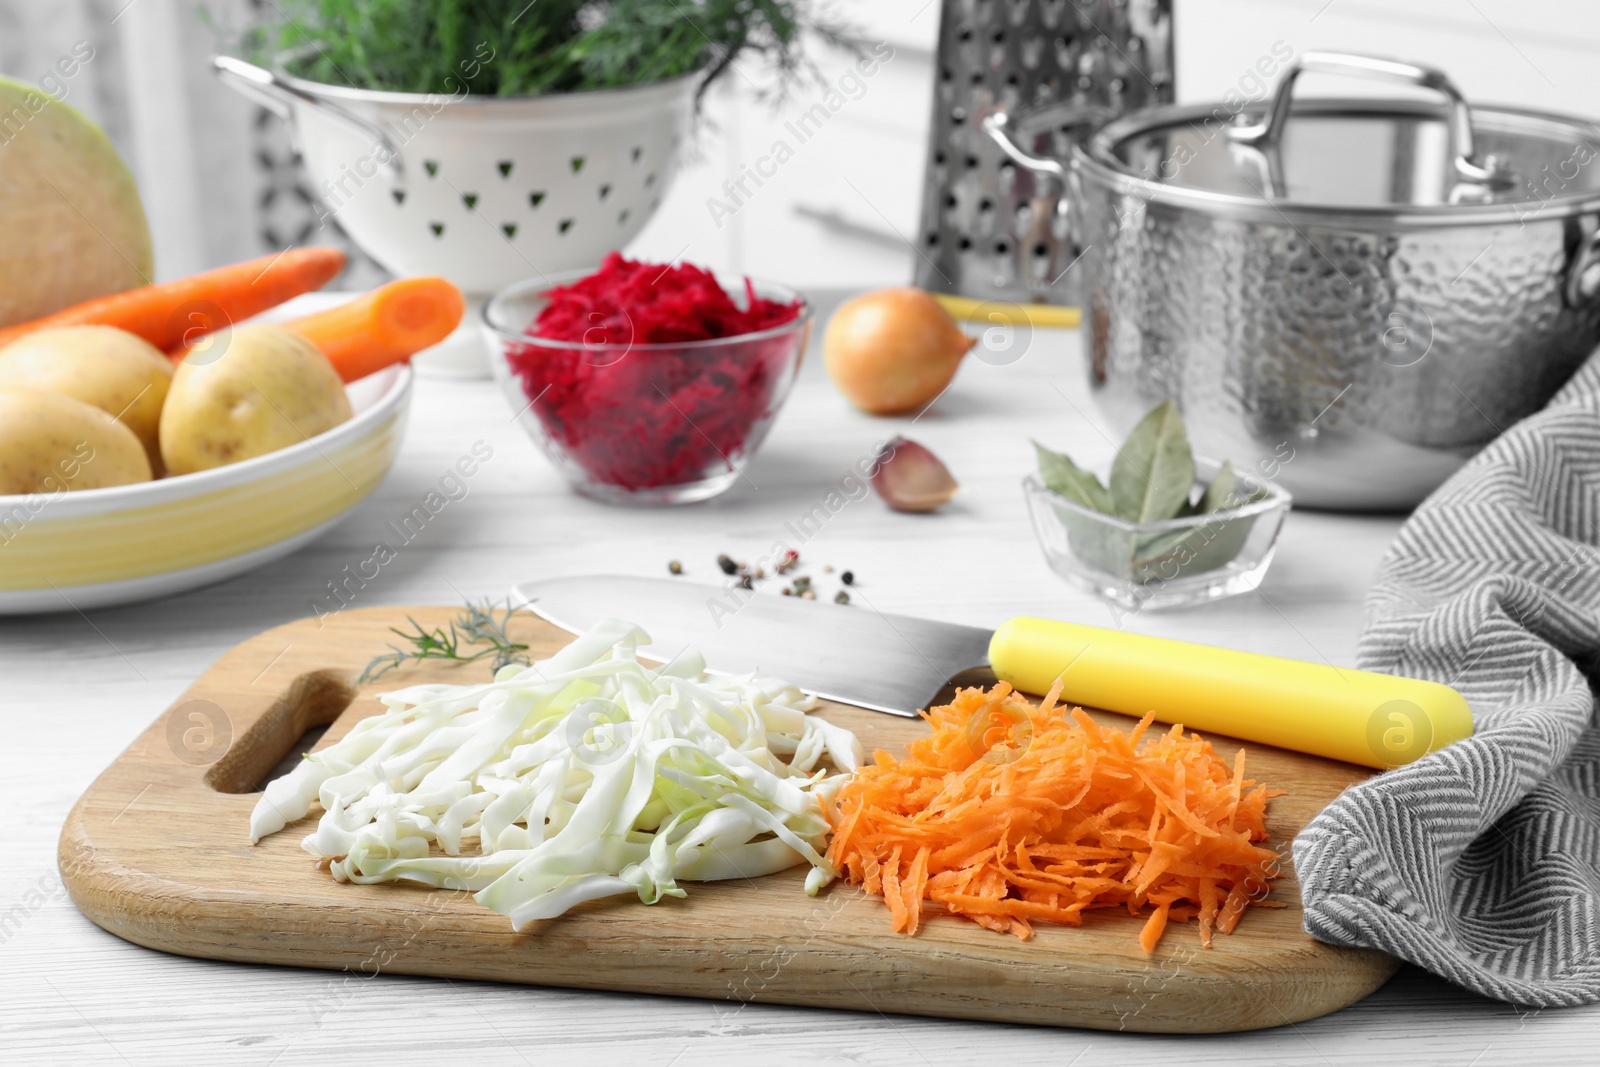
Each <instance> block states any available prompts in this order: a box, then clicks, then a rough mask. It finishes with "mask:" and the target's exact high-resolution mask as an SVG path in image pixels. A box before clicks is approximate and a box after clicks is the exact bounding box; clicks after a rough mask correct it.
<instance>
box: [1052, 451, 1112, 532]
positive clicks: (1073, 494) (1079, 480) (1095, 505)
mask: <svg viewBox="0 0 1600 1067" xmlns="http://www.w3.org/2000/svg"><path fill="white" fill-rule="evenodd" d="M1033 447H1034V450H1035V451H1036V452H1037V453H1038V454H1039V480H1040V481H1042V482H1044V484H1045V487H1046V488H1047V489H1050V490H1051V491H1052V492H1056V493H1060V494H1061V495H1062V496H1064V497H1066V498H1067V499H1068V500H1070V501H1072V502H1073V503H1074V504H1077V505H1079V506H1081V507H1086V508H1089V509H1090V510H1091V511H1102V512H1105V513H1106V514H1107V515H1110V514H1112V513H1113V505H1112V501H1111V493H1110V492H1109V491H1108V490H1107V489H1106V487H1105V486H1103V485H1101V484H1100V479H1099V478H1096V477H1095V476H1094V475H1093V474H1092V473H1091V472H1089V471H1086V470H1084V469H1083V468H1082V467H1080V466H1078V465H1077V464H1076V463H1074V462H1072V460H1071V459H1069V458H1067V457H1066V456H1064V455H1062V454H1061V453H1060V452H1052V451H1050V450H1049V449H1048V448H1046V447H1044V446H1043V445H1041V444H1040V443H1039V442H1037V441H1035V442H1034V443H1033Z"/></svg>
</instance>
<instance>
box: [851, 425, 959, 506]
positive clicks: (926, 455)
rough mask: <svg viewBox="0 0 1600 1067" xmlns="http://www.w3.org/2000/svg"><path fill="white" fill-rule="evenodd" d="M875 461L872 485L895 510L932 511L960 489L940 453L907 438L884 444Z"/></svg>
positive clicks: (946, 501)
mask: <svg viewBox="0 0 1600 1067" xmlns="http://www.w3.org/2000/svg"><path fill="white" fill-rule="evenodd" d="M876 464H877V471H876V472H875V473H874V474H873V475H872V488H873V489H874V490H876V492H877V494H878V495H879V496H880V497H882V498H883V502H884V503H885V504H888V505H889V506H890V507H891V508H893V509H894V510H896V511H932V510H933V509H934V508H937V507H939V506H940V505H941V504H946V503H948V502H949V501H950V498H951V497H953V496H955V495H956V491H957V490H958V489H960V488H961V486H960V485H958V484H957V483H956V480H955V479H954V478H953V477H951V476H950V471H949V468H947V467H946V466H945V465H944V464H943V463H941V462H939V457H938V456H936V455H934V454H933V453H932V452H929V451H928V450H927V449H926V448H924V447H923V446H922V445H919V444H917V443H916V442H915V441H911V440H908V439H906V438H904V437H896V438H894V440H892V441H890V442H889V443H888V444H886V445H884V446H883V448H882V449H880V450H879V451H878V455H877V457H876Z"/></svg>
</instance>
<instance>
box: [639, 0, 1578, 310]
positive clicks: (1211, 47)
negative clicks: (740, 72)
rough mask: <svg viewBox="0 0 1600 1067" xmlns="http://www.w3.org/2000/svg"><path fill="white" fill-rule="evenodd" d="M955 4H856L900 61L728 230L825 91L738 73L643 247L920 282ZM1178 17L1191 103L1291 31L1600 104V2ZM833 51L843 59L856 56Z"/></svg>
mask: <svg viewBox="0 0 1600 1067" xmlns="http://www.w3.org/2000/svg"><path fill="white" fill-rule="evenodd" d="M1076 2H1078V3H1079V5H1080V6H1087V5H1088V4H1089V3H1090V2H1091V0H1076ZM939 8H940V4H939V0H931V2H925V0H855V2H853V3H850V4H849V5H848V7H847V9H848V10H849V11H851V12H852V13H855V15H856V17H857V19H858V20H859V21H860V22H861V23H862V25H863V26H865V27H866V28H867V31H868V34H869V35H870V36H872V37H873V39H875V40H876V39H885V40H888V41H890V42H891V43H893V44H894V45H895V48H896V53H897V54H896V58H895V59H894V61H893V62H891V63H889V64H887V65H886V66H885V68H884V71H883V76H881V77H875V78H874V79H873V80H872V82H871V83H870V85H869V90H868V92H867V94H866V95H865V96H864V97H863V98H862V99H861V100H860V101H855V102H852V103H851V104H850V105H849V106H848V107H846V108H845V109H843V110H841V111H840V113H839V115H838V116H837V117H836V118H835V119H833V121H832V122H831V123H830V124H829V126H828V127H827V128H826V130H825V131H824V134H823V135H819V136H818V137H817V138H816V139H815V140H813V141H812V142H810V143H808V144H807V145H806V146H804V150H803V151H802V152H801V153H799V154H798V155H797V158H796V159H795V160H794V161H793V162H792V163H791V164H790V165H789V166H788V167H787V168H785V169H784V170H783V172H782V173H781V174H780V175H779V178H778V179H777V180H775V181H772V182H769V183H767V185H766V187H765V188H763V189H761V190H760V191H759V195H757V196H754V197H752V198H751V200H750V202H749V204H748V205H747V206H746V207H745V208H744V209H743V210H741V211H740V213H739V214H738V215H737V216H736V217H735V219H733V220H731V221H729V220H724V225H723V226H722V227H721V228H720V229H719V228H718V227H717V226H716V225H715V224H714V223H713V222H712V221H711V218H710V215H709V213H708V211H707V209H706V206H705V202H706V200H707V199H708V198H709V197H713V196H719V195H720V192H719V187H720V186H721V184H722V182H723V181H725V180H727V179H728V178H730V177H734V176H736V175H737V174H738V173H739V166H740V164H741V163H742V162H749V161H750V160H751V159H753V158H754V156H755V155H756V154H758V146H764V145H766V144H768V143H769V142H770V140H771V135H772V130H773V129H774V128H775V127H780V126H781V124H782V121H783V120H784V119H785V118H789V117H792V113H793V112H796V111H799V110H803V106H801V103H802V101H803V104H804V106H809V105H810V104H811V103H812V102H813V99H814V98H815V96H816V95H817V94H815V93H811V94H810V95H809V96H807V95H806V94H802V96H801V100H798V101H796V102H795V104H794V105H792V106H789V107H780V108H778V109H777V110H776V111H773V110H771V109H769V108H767V107H766V106H765V105H763V104H760V103H758V102H756V101H755V100H753V99H752V94H751V92H750V86H749V85H748V84H747V83H746V82H744V81H743V80H742V79H739V78H734V79H730V81H729V83H728V84H727V85H726V86H725V87H724V89H723V91H722V92H721V93H719V94H718V96H717V99H716V100H715V101H714V106H713V108H712V114H713V116H714V117H715V118H716V119H717V121H718V122H719V123H721V124H722V125H723V127H724V129H723V130H722V132H721V133H719V134H713V135H710V136H707V137H705V138H704V139H703V142H702V145H701V149H702V151H703V152H704V158H703V159H702V160H701V161H700V162H699V163H697V164H696V165H694V166H693V167H690V168H688V169H687V170H686V171H685V172H684V173H682V174H681V175H680V176H679V178H678V181H677V184H676V185H675V186H674V187H673V189H672V191H671V193H670V194H669V195H668V197H667V199H666V201H665V202H664V203H663V204H662V207H661V211H660V214H659V215H658V216H657V217H656V218H655V219H654V220H653V221H652V222H651V224H650V226H649V227H648V228H647V229H646V230H645V231H644V233H642V234H641V235H640V236H639V238H638V239H637V240H636V241H635V243H634V245H633V246H632V247H631V249H630V251H631V252H634V253H636V254H639V255H645V256H649V257H652V258H659V259H663V260H665V259H670V258H672V257H673V256H675V255H678V254H680V252H681V254H683V255H684V256H686V257H687V258H690V259H693V260H696V261H698V262H701V263H704V264H706V265H709V266H712V267H715V268H717V269H725V270H731V271H742V272H746V273H749V274H752V275H755V276H758V277H760V276H765V277H771V278H774V279H781V280H783V281H786V282H789V283H791V284H794V285H798V286H800V287H802V288H805V287H815V286H819V285H881V284H889V283H900V282H905V281H907V280H909V278H910V276H911V260H912V255H913V253H912V252H911V251H910V250H909V249H908V248H907V247H906V245H905V242H904V238H905V237H914V236H915V226H916V219H917V213H918V204H919V202H920V197H921V190H922V166H923V155H924V152H923V139H924V138H925V137H926V134H927V124H928V111H929V107H930V94H931V92H932V84H933V76H934V65H933V47H934V44H935V42H936V40H937V33H938V22H939ZM1174 19H1175V24H1176V27H1177V36H1176V40H1177V46H1176V47H1177V57H1176V59H1177V73H1178V98H1179V100H1180V101H1183V102H1189V101H1203V100H1212V99H1220V98H1221V97H1222V95H1223V94H1224V93H1225V92H1227V91H1228V90H1229V89H1231V88H1235V87H1236V86H1237V85H1238V84H1239V81H1240V78H1241V76H1243V75H1244V73H1245V72H1246V71H1247V70H1249V69H1250V68H1251V67H1252V66H1253V65H1254V63H1255V62H1256V60H1257V58H1258V57H1260V56H1262V55H1265V54H1267V53H1268V51H1269V49H1270V48H1271V46H1272V45H1273V43H1274V42H1275V41H1280V40H1281V41H1283V42H1285V43H1286V44H1288V45H1289V46H1290V47H1291V48H1293V49H1294V51H1295V52H1296V54H1298V53H1300V52H1304V51H1308V50H1312V49H1332V50H1347V51H1357V52H1368V53H1372V54H1375V55H1387V56H1393V57H1396V58H1402V59H1411V60H1415V61H1418V62H1423V63H1430V64H1433V65H1435V66H1439V67H1442V68H1444V69H1445V71H1446V72H1447V73H1449V74H1450V75H1451V76H1452V78H1454V79H1455V81H1456V83H1457V84H1458V85H1459V86H1460V87H1461V89H1462V90H1463V92H1465V93H1466V94H1467V96H1468V98H1469V99H1477V100H1483V101H1485V102H1494V103H1509V104H1519V105H1522V106H1525V107H1533V108H1542V109H1545V110H1554V111H1566V112H1572V113H1577V114H1580V115H1590V116H1597V117H1600V0H1331V2H1329V0H1176V11H1175V15H1174ZM825 58H826V59H827V63H828V65H829V66H830V68H831V69H834V70H842V69H843V66H842V63H843V61H842V60H840V59H838V58H836V57H825ZM1302 85H1303V89H1304V91H1305V92H1307V93H1309V94H1314V95H1359V94H1361V93H1362V92H1363V85H1362V84H1361V83H1359V82H1353V81H1351V80H1350V79H1347V78H1334V77H1325V76H1315V77H1313V76H1307V77H1306V78H1305V79H1303V81H1302ZM1366 91H1368V92H1371V91H1382V92H1386V93H1393V92H1402V93H1403V92H1404V90H1400V89H1396V88H1395V87H1392V86H1381V87H1378V88H1377V90H1373V89H1367V90H1366Z"/></svg>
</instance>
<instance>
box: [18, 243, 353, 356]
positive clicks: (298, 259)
mask: <svg viewBox="0 0 1600 1067" xmlns="http://www.w3.org/2000/svg"><path fill="white" fill-rule="evenodd" d="M344 262H345V256H344V253H343V252H341V251H339V250H338V249H337V248H293V249H290V250H289V251H287V252H280V253H278V254H276V255H271V256H262V257H261V258H260V259H251V260H246V261H245V262H243V263H235V264H232V265H231V266H227V267H219V268H217V269H216V270H208V271H203V272H201V273H199V274H192V275H190V276H189V277H187V278H179V279H178V280H177V281H171V282H161V283H160V284H158V285H145V286H141V287H139V288H137V289H129V290H127V291H125V292H121V293H113V294H112V295H110V296H102V297H98V298H96V299H94V300H88V301H85V302H84V303H82V304H77V305H75V306H73V307H69V308H66V309H65V310H62V311H58V312H56V313H55V314H53V315H46V316H45V317H44V318H42V319H34V320H33V321H32V322H24V323H20V324H18V325H16V326H12V327H9V328H8V329H5V330H0V346H3V345H6V344H9V343H10V342H11V341H14V340H16V339H17V338H18V337H21V336H23V335H24V334H29V333H33V332H34V331H35V330H45V329H51V328H54V327H58V326H115V327H117V328H118V329H121V330H127V331H128V332H129V333H132V334H137V335H138V336H140V337H142V338H144V339H145V340H146V341H149V342H150V343H151V344H153V345H155V346H156V347H157V348H159V349H161V350H162V351H167V350H170V349H172V348H176V347H177V346H179V345H181V344H185V343H187V342H192V341H194V339H196V338H198V337H200V336H201V335H203V334H207V333H210V332H212V331H213V330H219V329H222V328H223V327H225V326H229V325H231V324H233V323H235V322H240V321H242V320H244V319H248V318H250V317H251V316H252V315H259V314H261V312H263V311H266V310H267V309H268V308H274V307H277V306H278V305H279V304H281V303H283V302H284V301H285V300H288V299H290V298H292V297H296V296H299V295H300V294H301V293H309V292H311V291H313V290H316V289H320V288H322V287H323V286H324V285H326V284H328V282H329V281H331V280H332V279H333V277H334V275H336V274H338V273H339V272H340V271H341V270H343V269H344Z"/></svg>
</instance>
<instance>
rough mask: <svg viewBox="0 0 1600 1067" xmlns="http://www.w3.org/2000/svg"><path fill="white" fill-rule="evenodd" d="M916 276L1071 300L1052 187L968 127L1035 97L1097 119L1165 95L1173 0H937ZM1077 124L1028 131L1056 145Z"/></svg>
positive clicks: (1062, 205) (1021, 298)
mask: <svg viewBox="0 0 1600 1067" xmlns="http://www.w3.org/2000/svg"><path fill="white" fill-rule="evenodd" d="M939 19H940V21H939V47H938V57H937V61H938V70H937V73H936V74H935V81H934V86H933V118H932V121H931V122H930V123H929V126H928V131H929V132H928V162H927V167H926V171H925V172H926V174H927V183H926V185H925V186H924V187H923V194H922V216H921V223H920V228H919V231H918V240H919V241H920V242H921V248H920V249H918V251H919V253H920V254H919V255H918V256H917V264H916V272H917V273H916V284H917V285H918V286H920V287H922V288H924V289H928V290H931V291H933V292H942V293H954V294H958V295H961V296H968V297H974V298H977V299H989V300H1004V301H1014V302H1018V303H1030V302H1031V303H1043V304H1068V305H1075V304H1077V303H1078V294H1079V293H1080V292H1081V291H1082V283H1081V281H1080V279H1079V278H1078V277H1077V273H1078V272H1076V271H1073V270H1071V269H1069V268H1070V267H1071V266H1072V265H1073V263H1074V262H1075V260H1076V257H1077V255H1078V250H1077V249H1076V248H1075V247H1074V245H1073V243H1072V241H1071V239H1070V237H1069V235H1068V232H1067V203H1066V201H1065V200H1064V199H1063V198H1062V193H1063V190H1062V189H1061V188H1060V184H1059V183H1058V182H1055V181H1054V180H1052V179H1048V178H1040V177H1035V176H1034V175H1033V174H1031V173H1029V172H1028V171H1027V170H1025V169H1023V168H1021V167H1018V166H1016V164H1014V163H1012V162H1011V161H1010V160H1009V159H1006V158H1005V156H1004V155H1002V154H1001V152H1000V150H999V148H998V147H996V146H995V144H994V143H993V142H992V141H990V139H989V138H988V137H987V136H985V135H984V133H983V130H982V129H981V128H980V127H979V123H981V122H982V121H983V119H984V117H985V116H987V115H988V114H990V113H991V112H993V111H996V110H998V109H1000V108H1004V109H1006V110H1007V111H1009V112H1011V113H1012V114H1015V113H1016V112H1017V111H1018V110H1020V109H1022V108H1031V107H1037V106H1039V105H1044V104H1062V105H1066V106H1067V107H1070V108H1078V107H1081V108H1083V109H1084V114H1085V115H1088V114H1093V115H1095V117H1096V118H1109V117H1112V116H1114V115H1118V114H1122V113H1123V112H1127V111H1132V110H1135V109H1137V108H1142V107H1148V106H1153V105H1157V104H1165V103H1171V102H1172V100H1173V70H1172V65H1173V64H1172V0H1078V2H1074V0H941V8H940V14H939ZM1084 129H1085V127H1084V126H1083V125H1082V124H1079V125H1072V124H1066V123H1064V124H1061V125H1058V126H1057V127H1055V128H1053V129H1048V130H1041V131H1038V132H1037V135H1036V136H1037V138H1038V141H1037V143H1036V145H1035V147H1036V149H1037V150H1038V151H1039V152H1040V154H1043V155H1065V154H1066V151H1067V148H1068V145H1069V143H1070V139H1071V138H1072V137H1073V136H1075V135H1078V134H1081V133H1082V132H1084Z"/></svg>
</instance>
